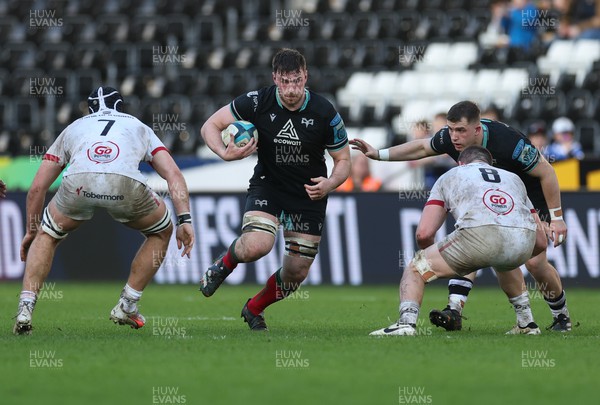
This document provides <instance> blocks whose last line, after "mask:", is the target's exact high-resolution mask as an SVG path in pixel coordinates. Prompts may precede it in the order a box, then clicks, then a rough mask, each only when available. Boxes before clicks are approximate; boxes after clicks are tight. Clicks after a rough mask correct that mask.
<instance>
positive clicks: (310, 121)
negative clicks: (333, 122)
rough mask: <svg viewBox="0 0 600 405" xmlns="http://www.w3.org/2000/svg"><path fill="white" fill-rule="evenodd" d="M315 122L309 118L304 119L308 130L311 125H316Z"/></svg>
mask: <svg viewBox="0 0 600 405" xmlns="http://www.w3.org/2000/svg"><path fill="white" fill-rule="evenodd" d="M314 123H315V120H314V119H312V118H311V119H308V118H302V124H303V125H306V128H308V126H309V125H314Z"/></svg>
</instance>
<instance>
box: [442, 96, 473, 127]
mask: <svg viewBox="0 0 600 405" xmlns="http://www.w3.org/2000/svg"><path fill="white" fill-rule="evenodd" d="M463 118H466V119H467V122H468V123H469V124H472V123H474V122H479V120H480V119H481V111H480V110H479V107H477V104H475V103H474V102H472V101H461V102H460V103H456V104H454V105H453V106H452V107H450V109H449V110H448V115H447V116H446V119H447V120H448V121H450V122H458V121H460V120H462V119H463Z"/></svg>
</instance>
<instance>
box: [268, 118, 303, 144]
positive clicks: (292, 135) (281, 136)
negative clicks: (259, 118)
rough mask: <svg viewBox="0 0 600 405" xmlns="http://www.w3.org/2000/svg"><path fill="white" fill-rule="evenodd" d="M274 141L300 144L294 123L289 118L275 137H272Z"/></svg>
mask: <svg viewBox="0 0 600 405" xmlns="http://www.w3.org/2000/svg"><path fill="white" fill-rule="evenodd" d="M273 142H274V143H279V144H284V145H301V144H302V143H301V142H300V138H298V133H297V132H296V128H294V123H293V122H292V119H291V118H290V119H289V120H287V122H286V123H285V125H284V126H283V128H281V131H279V133H278V134H277V136H276V137H275V139H273Z"/></svg>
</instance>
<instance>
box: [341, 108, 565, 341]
mask: <svg viewBox="0 0 600 405" xmlns="http://www.w3.org/2000/svg"><path fill="white" fill-rule="evenodd" d="M350 144H351V145H352V146H353V148H355V149H358V150H360V151H362V152H363V153H364V154H365V155H366V156H367V157H369V158H371V159H376V160H392V161H402V160H416V159H421V158H424V157H427V156H434V155H439V154H442V153H446V154H448V155H449V156H451V157H452V158H453V159H454V160H457V158H458V155H459V154H460V152H461V151H462V150H463V149H464V148H466V147H467V146H471V145H480V146H483V147H485V148H486V149H488V150H489V151H490V152H491V154H492V156H493V158H494V164H493V165H494V166H496V167H499V168H501V169H504V170H508V171H511V172H513V173H515V174H517V175H518V176H519V177H520V178H521V179H522V180H523V182H524V183H525V186H526V188H527V194H528V196H529V198H530V200H531V202H532V203H533V206H534V207H535V208H536V210H537V211H538V214H539V217H538V223H539V224H540V226H544V229H545V232H546V235H547V236H548V238H549V239H550V240H551V241H553V242H554V246H555V247H556V246H558V245H560V244H561V243H563V242H564V241H565V239H566V236H567V226H566V224H565V222H564V221H563V217H562V208H561V206H560V205H561V203H560V190H559V186H558V180H557V177H556V173H555V172H554V169H553V168H552V166H551V165H550V164H549V163H548V162H547V161H546V160H545V159H544V158H543V156H542V155H540V153H539V152H538V150H537V149H535V147H534V146H533V145H531V143H530V142H529V140H528V139H527V137H526V136H525V135H523V134H522V133H521V132H519V131H517V130H516V129H514V128H511V127H510V126H508V125H506V124H504V123H501V122H498V121H492V120H486V119H481V116H480V110H479V107H477V105H476V104H475V103H473V102H470V101H461V102H459V103H457V104H455V105H454V106H452V107H451V108H450V110H449V111H448V115H447V126H446V127H444V128H442V129H441V130H440V131H438V132H437V133H436V134H435V135H434V136H433V137H432V138H430V139H420V140H415V141H411V142H407V143H405V144H402V145H398V146H394V147H392V148H389V149H382V150H376V149H374V148H373V147H372V146H371V145H369V144H368V143H367V142H365V141H363V140H360V139H353V140H351V141H350ZM540 218H541V220H542V221H544V222H545V224H543V225H542V223H541V221H539V219H540ZM430 236H431V235H421V234H420V233H419V229H417V244H418V245H419V248H421V249H424V248H426V247H427V244H431V243H432V241H433V238H430ZM525 265H526V267H527V270H528V271H529V272H530V273H531V275H532V276H533V277H534V278H535V280H536V281H537V283H538V285H539V288H540V290H541V292H542V294H543V295H544V298H545V300H546V303H547V304H548V305H549V307H550V311H551V313H552V316H553V323H552V324H551V325H550V327H549V329H551V330H555V331H562V332H565V331H569V330H571V319H570V317H569V311H568V309H567V304H566V296H565V292H564V290H563V289H562V283H561V280H560V276H559V274H558V272H557V271H556V269H555V268H554V267H553V266H552V265H551V264H550V263H549V262H548V258H547V256H546V251H545V250H544V251H543V252H542V253H540V254H539V255H537V256H535V257H532V258H531V259H530V260H528V261H527V262H526V264H525ZM496 274H497V275H498V281H499V283H500V286H501V287H502V289H503V290H504V292H505V293H506V295H507V296H508V298H509V301H510V302H511V304H512V305H513V307H514V308H515V312H516V314H517V325H516V326H515V327H514V328H513V329H512V330H510V331H509V332H508V333H509V334H520V333H524V334H538V333H540V331H539V328H538V327H537V325H536V324H535V322H534V321H533V316H532V315H531V308H530V305H529V296H528V293H527V289H526V288H525V281H524V278H523V274H522V273H521V271H520V270H519V269H516V270H515V271H510V272H505V273H502V274H501V273H496ZM474 277H475V273H472V274H471V275H469V276H468V278H467V277H460V278H456V279H452V280H451V281H450V282H449V284H448V290H449V292H450V295H449V304H448V306H447V307H446V308H445V309H444V310H441V311H438V310H433V311H431V313H430V320H431V321H432V322H433V323H434V324H435V325H437V326H442V327H444V328H445V329H446V330H459V329H461V327H462V321H461V313H462V308H463V306H464V304H465V302H466V300H467V295H468V293H469V291H470V290H471V288H472V287H473V280H474Z"/></svg>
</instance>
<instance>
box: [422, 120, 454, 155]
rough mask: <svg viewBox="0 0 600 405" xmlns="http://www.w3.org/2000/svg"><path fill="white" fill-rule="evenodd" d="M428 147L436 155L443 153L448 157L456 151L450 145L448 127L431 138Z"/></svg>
mask: <svg viewBox="0 0 600 405" xmlns="http://www.w3.org/2000/svg"><path fill="white" fill-rule="evenodd" d="M429 145H430V146H431V149H433V151H434V152H435V153H437V154H438V155H441V154H443V153H447V154H449V155H450V154H451V153H452V152H453V151H456V150H455V149H454V146H453V145H452V140H450V131H448V127H444V128H442V129H440V130H439V131H437V133H436V134H435V135H433V136H432V137H431V140H430V141H429Z"/></svg>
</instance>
